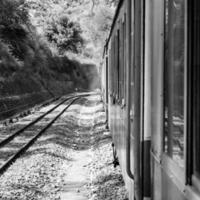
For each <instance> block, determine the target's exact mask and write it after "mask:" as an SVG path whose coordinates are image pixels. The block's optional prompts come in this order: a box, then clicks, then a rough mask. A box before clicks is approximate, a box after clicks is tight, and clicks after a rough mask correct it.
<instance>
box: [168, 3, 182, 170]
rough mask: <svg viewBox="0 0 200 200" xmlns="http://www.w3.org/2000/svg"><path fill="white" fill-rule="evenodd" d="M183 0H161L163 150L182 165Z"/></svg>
mask: <svg viewBox="0 0 200 200" xmlns="http://www.w3.org/2000/svg"><path fill="white" fill-rule="evenodd" d="M184 6H185V1H184V0H170V1H169V0H165V66H164V67H165V69H164V71H165V72H164V90H165V91H164V151H165V152H166V153H167V154H168V155H169V156H170V157H171V158H172V159H174V160H175V161H176V162H177V163H178V165H179V166H181V167H183V166H184V160H183V157H184V62H185V61H184V47H185V40H184V37H185V36H184V20H185V16H184V13H185V12H184Z"/></svg>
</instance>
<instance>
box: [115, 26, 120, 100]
mask: <svg viewBox="0 0 200 200" xmlns="http://www.w3.org/2000/svg"><path fill="white" fill-rule="evenodd" d="M116 40H117V97H118V99H119V98H120V59H119V56H120V49H119V48H120V32H119V30H117V38H116Z"/></svg>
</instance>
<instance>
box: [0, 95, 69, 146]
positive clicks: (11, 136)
mask: <svg viewBox="0 0 200 200" xmlns="http://www.w3.org/2000/svg"><path fill="white" fill-rule="evenodd" d="M70 98H72V97H68V98H66V99H64V100H63V101H61V102H60V103H59V104H57V105H56V106H54V107H53V108H51V109H50V110H48V111H47V112H46V113H44V114H43V115H41V116H39V117H38V118H36V119H35V120H33V121H32V122H31V123H29V124H27V125H26V126H24V127H23V128H21V129H20V130H18V131H17V132H15V133H13V134H12V135H10V136H8V137H7V138H6V139H4V140H2V141H1V142H0V148H1V147H3V146H4V145H6V144H7V143H8V142H10V141H11V140H13V139H14V138H15V137H16V136H18V135H19V134H20V133H22V132H23V131H25V130H26V129H27V128H29V127H30V126H32V125H34V124H35V123H37V122H38V121H40V120H41V119H42V118H44V117H45V116H46V115H48V114H49V113H50V112H52V111H54V110H55V109H56V108H58V107H59V106H60V105H62V104H63V103H65V102H66V101H67V100H69V99H70Z"/></svg>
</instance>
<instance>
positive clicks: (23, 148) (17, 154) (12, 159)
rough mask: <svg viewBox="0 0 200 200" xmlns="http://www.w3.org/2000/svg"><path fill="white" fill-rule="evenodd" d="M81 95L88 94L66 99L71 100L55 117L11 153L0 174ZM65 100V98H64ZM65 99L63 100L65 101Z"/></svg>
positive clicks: (1, 167)
mask: <svg viewBox="0 0 200 200" xmlns="http://www.w3.org/2000/svg"><path fill="white" fill-rule="evenodd" d="M83 96H89V94H87V95H80V96H78V97H69V98H68V100H70V99H71V98H72V100H71V102H69V104H68V105H67V106H66V107H65V108H64V109H63V110H62V111H61V112H60V113H59V114H58V115H56V117H55V118H54V119H53V120H51V121H50V122H49V123H48V124H47V125H46V126H45V127H44V128H43V129H42V130H40V131H39V132H38V133H37V134H36V135H35V136H34V137H32V138H31V139H30V140H29V142H27V143H26V144H25V145H24V146H22V148H20V149H19V150H18V151H17V152H16V153H15V154H14V155H12V156H11V157H10V158H9V159H8V160H6V161H5V163H4V164H2V165H1V166H0V174H2V173H3V172H5V171H6V169H7V168H8V167H9V166H10V165H11V164H12V163H13V162H14V161H15V160H16V159H17V158H19V157H20V156H21V155H22V154H23V153H24V152H25V151H26V150H27V149H28V148H29V147H30V146H31V145H32V144H33V143H34V142H35V141H36V140H37V139H38V138H39V137H40V136H41V135H42V134H43V133H44V132H45V131H46V130H47V129H48V128H49V127H50V126H51V125H52V124H53V123H54V122H55V121H56V120H57V119H58V118H59V117H60V116H61V115H62V114H63V113H64V112H65V111H66V110H67V109H68V108H69V107H70V106H71V105H72V104H73V103H74V102H75V101H77V100H78V99H80V98H81V97H83ZM66 101H67V100H66ZM66 101H63V103H64V102H66Z"/></svg>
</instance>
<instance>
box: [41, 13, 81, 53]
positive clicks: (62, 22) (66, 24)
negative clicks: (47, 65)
mask: <svg viewBox="0 0 200 200" xmlns="http://www.w3.org/2000/svg"><path fill="white" fill-rule="evenodd" d="M81 32H82V31H81V27H80V25H79V24H78V23H76V22H72V21H70V20H69V18H68V17H67V16H61V17H60V18H58V19H52V20H51V22H50V23H49V24H48V28H47V32H46V33H45V36H46V37H47V39H48V41H49V42H51V43H54V44H55V45H56V46H57V48H58V50H59V53H60V54H61V55H62V54H64V52H65V51H72V52H74V53H80V52H81V48H82V47H83V44H84V40H83V38H82V36H81Z"/></svg>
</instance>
